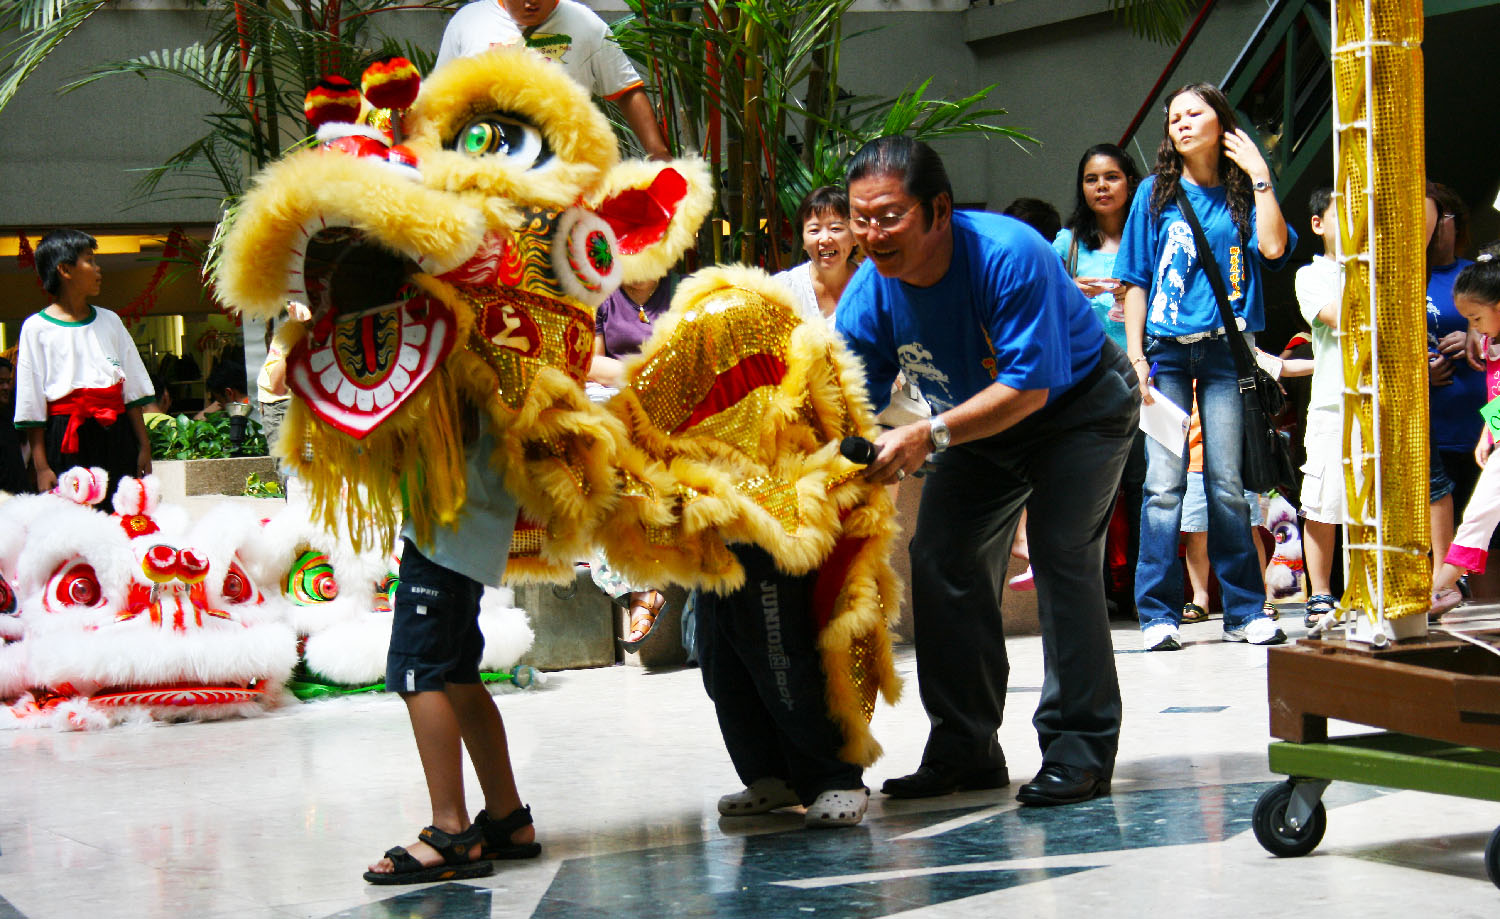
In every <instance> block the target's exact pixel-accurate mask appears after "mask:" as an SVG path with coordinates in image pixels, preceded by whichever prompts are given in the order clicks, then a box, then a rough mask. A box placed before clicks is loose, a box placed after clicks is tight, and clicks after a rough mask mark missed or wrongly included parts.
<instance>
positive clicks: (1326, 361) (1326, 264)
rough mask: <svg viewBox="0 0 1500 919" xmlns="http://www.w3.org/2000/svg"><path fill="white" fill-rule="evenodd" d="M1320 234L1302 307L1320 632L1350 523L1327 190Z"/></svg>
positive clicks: (1310, 540)
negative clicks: (1309, 356) (1342, 531)
mask: <svg viewBox="0 0 1500 919" xmlns="http://www.w3.org/2000/svg"><path fill="white" fill-rule="evenodd" d="M1308 209H1309V210H1310V211H1311V212H1312V231H1313V233H1314V234H1315V235H1317V236H1318V237H1320V238H1321V239H1322V240H1323V254H1322V255H1318V256H1315V257H1314V258H1313V260H1312V263H1311V264H1309V265H1306V266H1304V267H1302V268H1300V269H1298V271H1297V278H1296V288H1297V306H1298V308H1299V309H1300V310H1301V312H1302V318H1303V319H1305V320H1307V324H1308V325H1309V326H1311V327H1312V347H1313V376H1312V395H1311V397H1310V399H1309V401H1308V405H1307V426H1306V428H1305V429H1304V435H1303V436H1304V440H1303V445H1304V447H1305V449H1306V451H1307V463H1306V464H1305V465H1304V466H1303V467H1302V502H1301V503H1302V515H1303V517H1305V518H1306V520H1307V525H1306V526H1305V527H1304V528H1303V535H1302V550H1303V556H1304V560H1305V563H1306V567H1307V582H1308V584H1307V589H1308V593H1309V596H1308V598H1307V615H1306V617H1305V622H1306V624H1307V627H1308V628H1312V627H1313V625H1315V624H1316V623H1317V621H1318V620H1319V619H1321V618H1322V617H1323V616H1324V615H1326V614H1327V613H1330V612H1332V611H1333V609H1334V607H1335V606H1336V605H1337V603H1338V600H1337V598H1335V597H1334V596H1333V595H1332V594H1331V593H1330V592H1329V590H1330V587H1329V583H1330V578H1331V576H1332V573H1333V553H1334V541H1335V539H1336V537H1337V535H1338V527H1339V525H1340V524H1342V523H1343V522H1344V516H1345V515H1344V443H1343V438H1344V426H1343V421H1342V420H1341V414H1340V407H1341V404H1342V401H1343V392H1344V361H1343V357H1342V356H1341V355H1340V353H1339V341H1338V328H1339V302H1340V300H1341V299H1342V297H1343V274H1342V271H1341V269H1340V268H1339V263H1338V262H1336V261H1334V259H1333V252H1334V251H1335V246H1336V245H1337V243H1336V240H1337V238H1338V209H1337V207H1336V206H1335V205H1334V203H1333V189H1331V188H1320V189H1318V190H1317V191H1315V192H1313V193H1312V197H1311V199H1310V200H1309V201H1308Z"/></svg>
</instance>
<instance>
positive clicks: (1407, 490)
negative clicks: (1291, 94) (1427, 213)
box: [1333, 0, 1431, 643]
mask: <svg viewBox="0 0 1500 919" xmlns="http://www.w3.org/2000/svg"><path fill="white" fill-rule="evenodd" d="M1421 41H1422V0H1336V2H1335V3H1334V48H1333V84H1334V113H1333V118H1334V156H1335V178H1334V187H1335V193H1336V199H1335V200H1336V201H1337V203H1338V205H1339V209H1340V220H1339V225H1340V245H1339V250H1340V252H1339V259H1340V261H1341V262H1342V263H1343V266H1344V300H1343V306H1342V311H1341V314H1340V316H1341V319H1340V327H1341V328H1342V329H1343V330H1344V331H1345V334H1344V337H1343V348H1342V351H1343V359H1344V383H1345V393H1344V444H1345V447H1346V451H1345V457H1346V460H1345V490H1346V495H1347V497H1348V502H1347V503H1348V509H1349V515H1350V519H1351V520H1352V521H1353V523H1352V524H1351V525H1350V527H1349V532H1348V545H1349V563H1350V564H1349V585H1348V588H1347V590H1346V592H1345V594H1344V601H1343V602H1344V605H1345V606H1346V607H1347V608H1348V609H1350V610H1351V611H1352V612H1353V613H1354V615H1355V616H1359V615H1360V614H1363V615H1364V617H1366V619H1367V621H1368V623H1369V625H1370V626H1371V627H1372V628H1373V630H1374V631H1373V632H1370V631H1366V632H1365V634H1367V635H1369V634H1373V635H1375V636H1377V637H1375V638H1374V639H1373V640H1374V641H1375V642H1376V643H1383V641H1384V640H1385V639H1386V638H1387V637H1398V636H1400V635H1403V634H1409V633H1410V632H1411V631H1412V630H1413V629H1414V628H1415V626H1414V625H1413V622H1415V620H1412V621H1408V623H1405V624H1404V625H1405V626H1406V628H1405V629H1402V628H1399V627H1398V628H1395V629H1394V632H1395V635H1392V634H1391V632H1390V631H1387V630H1385V629H1383V628H1382V627H1381V626H1382V622H1383V620H1397V619H1399V618H1400V617H1405V616H1416V617H1418V618H1419V619H1420V622H1421V624H1422V625H1424V626H1425V623H1426V619H1425V616H1422V615H1421V614H1423V613H1425V611H1426V610H1427V607H1428V597H1429V591H1430V589H1431V570H1430V563H1429V561H1428V558H1427V550H1428V541H1429V530H1428V488H1427V474H1428V449H1429V448H1428V435H1427V422H1428V416H1427V361H1426V350H1427V348H1426V340H1427V338H1426V336H1427V321H1426V275H1425V272H1424V270H1423V251H1424V248H1425V233H1424V222H1423V197H1424V191H1423V188H1424V176H1425V168H1424V150H1425V142H1424V136H1423V89H1422V49H1421ZM1351 625H1352V627H1353V628H1352V631H1351V634H1352V635H1354V636H1355V637H1359V634H1360V631H1361V630H1360V629H1359V628H1357V626H1358V625H1359V624H1358V623H1352V624H1351ZM1382 633H1384V634H1383V635H1382Z"/></svg>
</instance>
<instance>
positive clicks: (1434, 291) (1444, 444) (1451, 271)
mask: <svg viewBox="0 0 1500 919" xmlns="http://www.w3.org/2000/svg"><path fill="white" fill-rule="evenodd" d="M1472 264H1474V263H1473V262H1471V261H1469V260H1468V259H1466V258H1461V259H1458V260H1457V261H1455V262H1454V263H1453V264H1451V265H1444V266H1443V267H1441V268H1434V269H1432V279H1431V280H1430V281H1428V282H1427V336H1428V339H1427V345H1428V349H1429V350H1430V351H1432V352H1434V353H1435V352H1436V351H1437V343H1438V340H1439V339H1441V338H1442V337H1443V336H1444V335H1447V334H1448V333H1449V332H1463V331H1465V330H1467V329H1468V328H1469V321H1468V320H1467V319H1465V318H1464V317H1463V314H1462V313H1460V312H1459V311H1458V307H1457V306H1455V305H1454V304H1453V282H1454V281H1456V280H1457V279H1458V273H1459V272H1460V271H1463V270H1464V268H1465V267H1467V266H1469V265H1472ZM1449 365H1450V366H1452V368H1453V382H1452V383H1449V384H1448V385H1446V386H1433V387H1430V388H1429V389H1428V393H1429V394H1430V398H1429V400H1428V410H1429V411H1430V412H1431V416H1430V417H1431V419H1432V442H1433V444H1434V445H1435V446H1436V447H1437V448H1438V449H1439V450H1445V451H1453V452H1459V453H1468V452H1469V451H1470V450H1472V449H1474V441H1476V440H1478V439H1479V430H1480V428H1482V427H1483V426H1484V419H1483V418H1480V417H1479V410H1480V409H1481V408H1482V407H1483V406H1484V403H1485V395H1486V387H1485V381H1484V371H1482V370H1475V369H1474V368H1473V367H1470V366H1469V362H1468V360H1466V359H1465V358H1464V356H1463V355H1462V354H1460V355H1459V356H1458V359H1457V360H1451V359H1450V360H1449Z"/></svg>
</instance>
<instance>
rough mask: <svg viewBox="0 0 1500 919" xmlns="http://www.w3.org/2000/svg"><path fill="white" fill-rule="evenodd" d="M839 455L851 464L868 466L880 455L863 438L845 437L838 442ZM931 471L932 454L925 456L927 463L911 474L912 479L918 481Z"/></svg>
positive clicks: (874, 447) (877, 449) (877, 450)
mask: <svg viewBox="0 0 1500 919" xmlns="http://www.w3.org/2000/svg"><path fill="white" fill-rule="evenodd" d="M839 454H840V455H842V456H843V457H844V459H846V460H848V461H849V462H851V463H857V464H858V465H861V466H868V465H870V464H871V463H873V462H875V457H877V456H879V455H880V450H879V448H877V447H876V446H875V445H874V444H873V443H871V442H870V441H868V440H865V439H864V438H863V437H845V438H844V439H843V440H841V441H839ZM931 470H932V454H931V453H929V454H927V462H925V463H923V464H922V468H920V469H918V470H917V471H916V472H913V473H912V478H916V479H920V478H921V477H922V476H924V475H926V474H927V473H928V472H930V471H931Z"/></svg>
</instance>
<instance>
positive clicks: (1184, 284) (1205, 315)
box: [1115, 175, 1297, 337]
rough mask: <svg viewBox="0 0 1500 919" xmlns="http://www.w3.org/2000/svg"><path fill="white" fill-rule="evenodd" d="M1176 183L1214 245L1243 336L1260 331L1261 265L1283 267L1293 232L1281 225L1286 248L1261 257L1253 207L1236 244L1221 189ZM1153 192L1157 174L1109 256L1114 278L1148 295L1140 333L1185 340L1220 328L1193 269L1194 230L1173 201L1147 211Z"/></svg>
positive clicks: (1213, 302) (1210, 297) (1207, 289)
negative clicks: (1242, 237) (1246, 235)
mask: <svg viewBox="0 0 1500 919" xmlns="http://www.w3.org/2000/svg"><path fill="white" fill-rule="evenodd" d="M1181 184H1182V188H1183V189H1184V190H1186V191H1187V196H1188V201H1189V202H1190V203H1191V204H1192V205H1193V212H1194V213H1195V214H1197V215H1198V222H1199V223H1200V224H1202V226H1203V234H1204V235H1205V236H1207V237H1208V241H1209V243H1210V244H1211V245H1212V246H1213V250H1214V258H1215V259H1216V260H1217V261H1218V263H1219V271H1220V272H1221V273H1222V274H1223V276H1224V289H1225V291H1226V292H1227V293H1228V294H1229V305H1230V308H1231V309H1233V310H1234V314H1235V316H1237V317H1239V318H1242V319H1244V320H1245V331H1247V332H1259V331H1260V330H1261V329H1263V328H1265V325H1266V311H1265V306H1264V305H1263V304H1262V302H1261V289H1260V287H1261V285H1260V268H1261V266H1262V265H1264V266H1265V267H1267V268H1270V269H1271V270H1272V271H1276V270H1278V269H1280V268H1281V267H1282V266H1283V265H1285V264H1286V263H1287V261H1288V260H1289V259H1290V258H1291V255H1292V250H1293V249H1295V248H1296V247H1297V233H1296V232H1295V231H1294V230H1293V229H1292V228H1291V227H1290V226H1288V227H1287V229H1286V235H1287V243H1286V251H1284V252H1283V253H1282V254H1281V257H1280V258H1277V259H1268V258H1264V257H1262V256H1261V254H1260V239H1259V237H1258V236H1257V234H1256V231H1255V209H1254V208H1251V210H1250V239H1249V241H1248V242H1245V243H1241V241H1240V231H1239V229H1238V228H1237V227H1236V226H1235V225H1234V217H1233V216H1232V215H1231V214H1230V212H1229V201H1228V194H1229V193H1228V190H1227V189H1226V188H1225V187H1224V186H1222V185H1220V186H1217V187H1215V188H1200V187H1198V186H1197V185H1194V184H1193V183H1191V182H1189V181H1187V180H1185V179H1184V180H1183V181H1182V183H1181ZM1155 187H1156V176H1154V175H1153V176H1147V177H1146V179H1145V180H1144V181H1142V182H1141V186H1140V188H1138V189H1136V192H1135V199H1134V200H1132V201H1131V202H1130V216H1129V217H1127V218H1126V220H1125V235H1124V237H1123V238H1122V239H1121V240H1120V251H1119V253H1118V254H1117V255H1116V256H1115V275H1116V277H1118V278H1119V279H1120V280H1122V281H1124V282H1126V283H1127V284H1133V285H1135V286H1137V287H1141V288H1144V289H1145V290H1146V291H1147V294H1146V334H1147V335H1152V336H1156V337H1166V336H1174V335H1191V334H1193V333H1195V332H1208V331H1212V330H1213V329H1218V328H1222V327H1223V325H1224V320H1223V319H1221V318H1220V316H1219V302H1218V299H1217V298H1216V297H1215V296H1214V289H1213V287H1212V286H1210V284H1209V281H1208V277H1207V276H1206V275H1204V274H1203V272H1201V271H1196V270H1195V269H1196V268H1197V267H1198V265H1199V261H1198V246H1197V245H1196V243H1195V242H1194V240H1193V228H1192V227H1191V226H1189V225H1188V222H1187V219H1186V218H1184V217H1183V216H1182V211H1181V210H1180V209H1179V208H1178V207H1177V201H1176V199H1175V198H1174V199H1173V200H1171V201H1168V202H1167V205H1166V207H1164V208H1162V210H1161V213H1160V214H1153V213H1151V190H1152V189H1153V188H1155Z"/></svg>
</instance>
